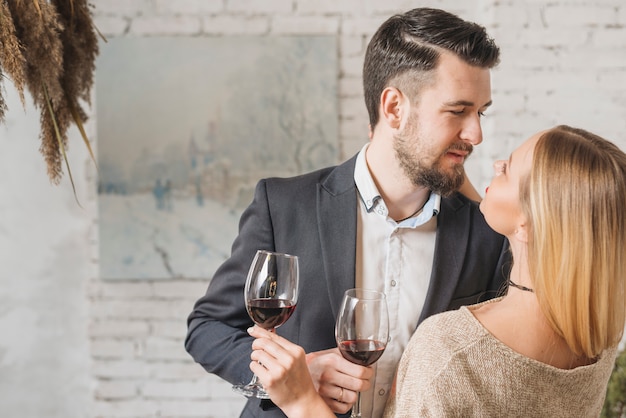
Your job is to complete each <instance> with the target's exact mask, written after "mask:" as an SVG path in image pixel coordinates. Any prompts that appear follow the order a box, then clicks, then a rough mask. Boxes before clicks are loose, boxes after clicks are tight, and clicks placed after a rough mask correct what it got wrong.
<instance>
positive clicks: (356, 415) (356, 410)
mask: <svg viewBox="0 0 626 418" xmlns="http://www.w3.org/2000/svg"><path fill="white" fill-rule="evenodd" d="M350 418H361V392H357V394H356V403H355V404H354V405H353V406H352V415H350Z"/></svg>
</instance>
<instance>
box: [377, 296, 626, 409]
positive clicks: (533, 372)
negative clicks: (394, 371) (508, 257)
mask: <svg viewBox="0 0 626 418" xmlns="http://www.w3.org/2000/svg"><path fill="white" fill-rule="evenodd" d="M498 300H499V299H497V300H496V301H489V302H485V303H483V304H481V305H476V306H478V307H480V306H484V305H488V304H490V303H497V301H498ZM471 308H473V307H471ZM444 330H445V332H444ZM518 338H519V339H523V338H524V336H523V335H519V336H518ZM615 355H616V350H614V349H610V350H606V351H605V352H604V353H603V354H602V355H601V356H600V358H599V359H597V361H596V362H594V363H593V364H590V365H586V366H579V367H575V368H572V369H561V368H557V367H554V366H551V365H548V364H545V363H542V362H539V361H537V360H535V359H531V358H529V357H526V356H524V355H522V354H520V353H518V352H516V351H514V350H513V349H512V348H511V347H509V346H507V345H506V344H504V343H503V342H501V341H499V340H498V339H497V338H495V337H494V336H493V335H492V334H491V333H490V332H489V331H488V330H487V329H485V328H484V327H483V326H482V324H481V323H480V322H479V321H478V320H477V319H476V318H475V317H474V315H473V314H472V312H471V311H470V308H468V307H462V308H461V309H460V310H458V311H452V312H446V313H443V314H439V315H436V316H434V317H431V318H429V319H427V320H426V321H424V323H423V324H422V325H420V327H419V328H418V331H417V332H416V333H415V335H414V336H413V338H412V339H411V342H410V343H409V345H408V347H407V350H406V352H405V354H404V357H403V360H402V361H401V362H400V365H399V367H398V375H397V382H396V387H397V390H398V392H397V393H396V394H395V396H394V397H393V398H392V399H391V400H390V402H389V404H388V405H387V411H386V414H385V416H386V417H407V416H419V417H441V416H446V417H467V416H472V417H502V416H506V417H533V416H535V417H573V416H576V417H597V416H599V414H600V411H601V410H602V404H603V402H604V397H605V392H606V384H607V382H608V379H609V377H610V374H611V371H612V369H613V364H614V361H615Z"/></svg>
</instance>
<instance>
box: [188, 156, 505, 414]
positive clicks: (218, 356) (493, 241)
mask: <svg viewBox="0 0 626 418" xmlns="http://www.w3.org/2000/svg"><path fill="white" fill-rule="evenodd" d="M355 161H356V157H354V158H351V159H350V160H348V161H346V162H345V163H343V164H341V165H339V166H337V167H330V168H325V169H322V170H319V171H316V172H313V173H309V174H305V175H302V176H298V177H293V178H286V179H279V178H273V179H266V180H262V181H260V182H259V183H258V185H257V187H256V192H255V196H254V200H253V202H252V203H251V204H250V206H249V207H248V208H247V209H246V210H245V211H244V213H243V214H242V216H241V220H240V223H239V235H238V236H237V238H236V239H235V241H234V243H233V247H232V254H231V256H230V258H229V259H228V260H226V261H225V262H224V264H222V265H221V266H220V267H219V268H218V270H217V271H216V273H215V275H214V277H213V279H212V280H211V283H210V284H209V287H208V290H207V293H206V295H205V296H203V297H202V298H200V299H199V300H198V301H197V302H196V304H195V307H194V309H193V311H192V313H191V314H190V316H189V319H188V334H187V338H186V340H185V347H186V349H187V351H188V352H189V353H190V354H191V356H192V357H193V358H194V360H195V361H196V362H198V363H200V364H201V365H202V366H203V367H204V368H205V369H206V370H207V371H208V372H209V373H215V374H217V375H218V376H220V377H222V378H223V379H225V380H227V381H229V382H230V383H244V382H248V381H249V380H250V379H251V377H252V372H250V369H249V368H248V365H249V363H250V353H251V343H252V339H251V337H250V336H249V335H248V334H247V332H246V329H247V328H248V327H250V326H252V325H253V323H252V321H251V320H250V318H249V317H248V314H247V312H246V308H245V305H244V295H243V288H244V283H245V280H246V275H247V271H248V267H249V265H250V262H251V261H252V259H253V257H254V254H255V253H256V250H257V249H267V250H274V251H280V252H286V253H289V254H293V255H297V256H298V257H299V261H300V289H299V299H298V306H297V308H296V310H295V312H294V314H293V315H292V317H291V318H290V319H289V320H288V321H287V322H286V323H285V324H284V325H283V326H281V327H279V328H278V330H277V332H278V333H279V334H281V335H283V336H284V337H286V338H287V339H289V340H290V341H292V342H294V343H297V344H299V345H301V346H302V347H304V349H305V350H306V352H311V351H318V350H325V349H328V348H331V347H336V343H335V337H334V327H335V318H336V316H337V310H338V308H339V305H340V302H341V299H342V297H343V293H344V291H345V290H346V289H349V288H352V287H354V285H355V262H356V261H355V260H356V242H355V241H356V226H357V191H356V186H355V184H354V164H355ZM437 225H438V226H437V238H436V244H435V257H434V261H433V269H432V276H431V279H430V285H429V288H428V293H427V296H426V301H425V304H424V308H423V311H422V314H421V318H420V322H421V321H422V320H423V319H425V318H427V317H428V316H430V315H433V314H435V313H438V312H442V311H445V310H450V309H456V308H458V307H459V306H461V305H467V304H472V303H477V302H480V301H483V300H486V299H489V298H492V297H494V296H496V295H497V293H498V291H499V290H500V289H501V288H502V287H503V283H504V277H505V275H508V270H509V261H510V258H509V252H508V247H507V244H506V240H505V239H504V238H503V237H502V236H501V235H499V234H497V233H495V232H493V231H492V230H491V228H489V226H488V225H487V224H486V222H485V220H484V218H483V216H482V214H481V213H480V211H479V210H478V205H477V204H476V203H475V202H471V201H470V200H468V199H466V198H465V197H464V196H462V195H460V194H456V195H454V196H452V197H450V198H444V199H442V201H441V210H440V213H439V214H438V216H437ZM266 406H268V403H267V402H263V403H262V405H260V402H259V401H258V400H256V399H251V400H250V401H249V402H248V403H247V405H246V407H245V409H244V411H243V412H242V417H283V416H284V415H283V414H282V413H281V412H280V410H278V409H277V408H275V407H274V408H272V407H271V405H270V407H268V408H266ZM264 409H267V410H264Z"/></svg>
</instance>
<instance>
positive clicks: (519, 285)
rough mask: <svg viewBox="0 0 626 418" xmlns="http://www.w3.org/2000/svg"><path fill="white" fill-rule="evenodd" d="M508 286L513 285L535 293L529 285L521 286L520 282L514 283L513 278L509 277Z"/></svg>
mask: <svg viewBox="0 0 626 418" xmlns="http://www.w3.org/2000/svg"><path fill="white" fill-rule="evenodd" d="M509 286H513V287H515V288H517V289H519V290H523V291H525V292H530V293H535V291H534V290H532V289H531V288H530V287H526V286H522V285H521V284H517V283H514V282H513V280H511V279H509Z"/></svg>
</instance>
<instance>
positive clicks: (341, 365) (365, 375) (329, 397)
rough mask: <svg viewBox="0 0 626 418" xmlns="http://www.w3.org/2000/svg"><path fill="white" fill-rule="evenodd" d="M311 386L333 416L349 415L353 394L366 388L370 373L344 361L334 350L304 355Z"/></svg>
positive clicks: (372, 372) (367, 369)
mask: <svg viewBox="0 0 626 418" xmlns="http://www.w3.org/2000/svg"><path fill="white" fill-rule="evenodd" d="M306 363H307V366H308V367H309V372H310V373H311V377H312V379H313V384H314V385H315V388H316V389H317V391H318V393H319V394H320V396H321V397H322V398H323V399H324V401H325V402H326V404H327V405H328V406H329V407H330V409H332V410H333V411H334V412H336V413H341V414H345V413H346V412H348V411H350V409H351V408H352V405H354V403H355V402H356V400H357V392H363V391H366V390H368V389H369V388H370V384H371V383H370V380H371V379H372V376H373V375H374V371H373V370H372V368H370V367H364V366H359V365H358V364H354V363H351V362H349V361H348V360H346V359H344V358H343V356H342V355H341V353H340V352H339V349H338V348H331V349H328V350H324V351H316V352H313V353H308V354H307V355H306Z"/></svg>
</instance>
